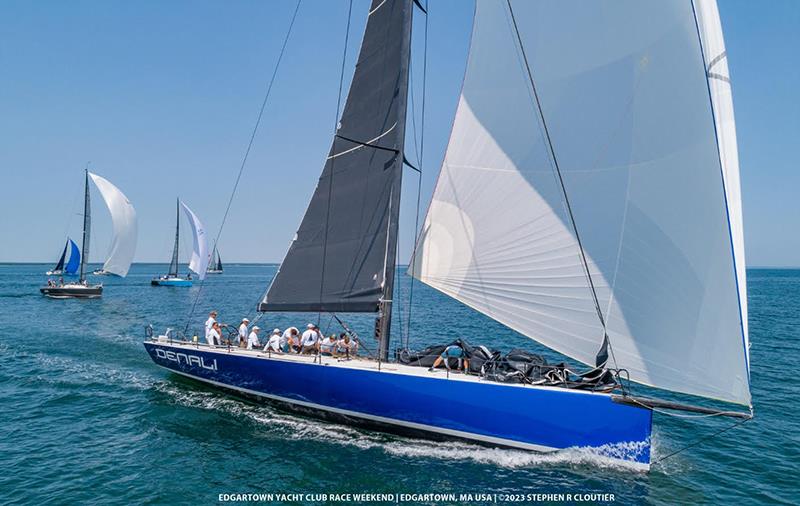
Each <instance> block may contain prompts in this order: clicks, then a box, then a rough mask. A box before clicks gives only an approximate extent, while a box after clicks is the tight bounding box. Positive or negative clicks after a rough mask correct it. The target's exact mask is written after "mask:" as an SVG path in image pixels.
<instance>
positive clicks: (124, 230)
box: [89, 172, 138, 277]
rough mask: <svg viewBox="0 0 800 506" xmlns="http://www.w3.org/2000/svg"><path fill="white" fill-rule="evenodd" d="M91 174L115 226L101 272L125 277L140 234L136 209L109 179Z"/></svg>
mask: <svg viewBox="0 0 800 506" xmlns="http://www.w3.org/2000/svg"><path fill="white" fill-rule="evenodd" d="M89 176H90V177H91V178H92V181H94V184H95V185H96V186H97V189H98V190H100V194H101V195H102V196H103V200H105V203H106V206H107V207H108V211H109V212H110V213H111V222H112V224H113V228H114V237H113V239H112V240H111V246H110V248H109V252H108V258H107V259H106V261H105V263H104V264H103V269H102V271H100V272H102V273H108V274H116V275H117V276H121V277H125V276H126V275H127V274H128V270H129V269H130V266H131V262H133V255H134V253H135V252H136V239H137V234H138V227H137V223H136V210H135V209H134V208H133V205H132V204H131V202H130V200H128V198H127V197H126V196H125V194H124V193H122V192H121V191H120V190H119V188H117V187H116V186H114V185H113V184H111V183H110V182H109V181H108V180H107V179H105V178H103V177H101V176H98V175H97V174H92V173H91V172H90V173H89Z"/></svg>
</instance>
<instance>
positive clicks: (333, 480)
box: [0, 264, 800, 504]
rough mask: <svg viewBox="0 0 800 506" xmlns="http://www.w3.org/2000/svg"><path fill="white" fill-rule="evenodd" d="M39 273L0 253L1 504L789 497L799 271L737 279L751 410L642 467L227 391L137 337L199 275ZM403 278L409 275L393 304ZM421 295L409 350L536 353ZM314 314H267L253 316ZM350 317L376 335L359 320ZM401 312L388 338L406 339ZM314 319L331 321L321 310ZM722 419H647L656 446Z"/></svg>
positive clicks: (673, 445)
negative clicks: (178, 280) (326, 496)
mask: <svg viewBox="0 0 800 506" xmlns="http://www.w3.org/2000/svg"><path fill="white" fill-rule="evenodd" d="M49 267H50V266H48V265H8V264H0V324H2V329H3V331H2V333H0V413H2V415H0V469H2V472H0V503H2V504H41V503H43V502H46V501H51V502H52V503H55V504H79V503H103V504H109V503H116V504H129V503H143V502H147V503H164V504H189V503H191V504H198V503H200V504H208V503H216V502H217V496H218V494H220V493H248V492H288V493H314V492H320V493H346V492H354V493H362V492H387V493H395V494H399V493H448V492H453V493H473V494H474V493H508V492H512V493H523V494H525V493H590V492H600V493H612V494H614V497H615V499H616V502H618V503H622V504H628V503H648V504H676V503H684V504H686V503H692V504H694V503H713V504H726V503H736V504H760V503H785V504H793V503H796V502H797V497H798V491H800V487H799V486H798V485H797V483H798V482H797V471H798V462H800V430H798V429H800V403H798V401H797V399H798V393H800V387H798V381H797V374H796V368H795V365H796V363H797V360H798V351H800V335H798V334H800V271H798V270H751V271H749V273H748V275H749V301H750V334H751V341H752V343H753V344H752V349H751V360H752V385H753V399H754V403H755V413H756V418H755V419H754V420H753V421H751V422H747V423H745V424H744V425H742V426H740V427H737V428H735V429H733V430H731V431H730V432H728V433H726V434H724V435H723V436H721V437H719V438H716V439H714V440H711V441H708V442H705V443H703V444H701V445H700V446H697V447H694V448H691V449H689V450H687V451H685V452H683V453H680V454H678V455H676V456H674V457H672V458H670V459H668V460H666V461H665V462H663V463H662V464H660V465H656V466H654V467H653V469H652V471H651V472H650V473H647V474H644V473H637V472H634V471H632V470H630V469H628V468H626V467H625V466H622V465H616V464H612V463H610V462H607V461H604V460H602V459H600V458H598V457H594V456H592V455H589V454H586V453H584V452H580V451H566V452H563V453H561V454H556V455H537V454H532V453H527V452H520V451H513V450H496V449H488V448H482V447H477V446H472V445H469V444H462V443H431V442H427V441H419V440H414V439H406V438H401V437H395V436H388V435H382V434H377V433H371V432H366V431H360V430H354V429H352V428H348V427H345V426H340V425H333V424H329V423H323V422H319V421H314V420H309V419H305V418H302V417H298V416H293V415H288V414H285V413H282V412H280V411H276V410H274V409H272V408H270V407H266V406H261V405H255V404H250V403H248V402H245V401H242V400H239V399H237V398H233V397H229V396H227V395H225V394H222V393H220V392H218V391H215V390H212V389H209V388H206V387H203V386H200V385H198V384H196V383H193V382H190V381H188V380H184V379H181V378H178V377H177V376H175V375H172V374H170V373H168V372H166V371H164V370H161V369H159V368H157V367H156V366H155V365H153V364H152V362H151V361H150V359H149V357H148V356H147V354H146V353H145V351H144V349H143V347H142V345H141V341H142V338H143V327H144V326H145V325H146V324H147V323H153V325H154V326H155V327H156V329H160V330H163V329H164V328H165V327H166V326H180V327H181V328H182V327H183V326H184V325H185V324H186V321H187V316H188V311H189V308H190V306H191V302H192V301H193V299H194V297H195V296H196V295H197V292H198V290H199V288H198V287H197V286H195V287H193V288H191V289H186V288H164V287H151V286H149V279H150V277H152V275H154V274H157V273H160V272H161V271H162V270H163V269H164V266H163V265H159V266H154V265H136V266H134V267H133V269H132V272H131V274H130V276H129V277H128V278H127V279H116V278H96V279H102V281H103V282H104V284H105V286H106V288H105V293H104V296H103V298H102V299H98V300H83V301H82V300H50V299H46V298H44V297H41V296H40V295H39V293H38V286H39V284H40V283H42V282H43V281H44V280H45V277H44V276H43V274H42V273H43V272H44V271H46V270H47V269H48V268H49ZM274 272H275V267H274V266H255V265H241V266H237V265H231V266H227V267H226V271H225V273H224V274H223V275H221V276H211V277H210V278H209V279H208V281H207V282H206V284H205V286H204V288H203V289H202V293H201V297H200V299H199V303H198V306H197V307H198V311H197V313H198V314H196V315H195V316H194V318H192V319H191V320H190V329H195V328H198V329H199V328H200V327H201V325H202V321H203V320H204V319H205V313H206V312H207V310H208V309H209V308H211V307H213V308H217V309H219V310H220V320H222V321H224V322H235V321H237V320H238V319H239V318H241V317H242V316H246V315H248V313H249V316H251V318H252V316H253V315H252V309H253V308H254V307H255V303H256V301H257V300H258V298H259V296H260V294H261V293H262V292H263V290H264V288H265V287H266V286H267V283H268V281H269V279H270V277H271V276H272V275H273V274H274ZM407 289H408V278H407V277H402V278H401V280H400V290H401V292H402V293H401V295H400V296H399V297H396V300H398V301H400V304H399V305H400V311H398V312H400V313H403V312H405V310H406V308H405V307H404V302H403V301H405V300H407V293H406V292H407ZM414 290H415V291H414V311H413V314H412V327H411V328H412V331H411V334H412V338H411V345H412V347H414V346H415V345H416V346H422V345H424V344H426V343H434V342H442V341H446V340H448V339H449V338H450V337H451V336H453V335H459V336H464V337H467V338H468V339H470V340H472V341H481V342H484V343H488V344H492V345H495V346H497V347H500V348H502V349H505V350H508V349H510V348H511V347H514V346H523V347H527V348H529V349H531V350H537V351H540V352H541V351H542V350H541V349H540V348H537V345H536V344H535V343H533V342H532V341H530V340H528V339H527V338H524V337H523V336H520V335H518V334H515V333H513V332H511V331H508V330H507V329H505V328H503V327H502V326H500V325H498V324H496V323H494V322H492V321H491V320H488V319H487V318H484V317H483V316H481V315H478V314H476V313H474V312H473V311H471V310H469V309H467V308H465V307H463V306H461V305H460V304H458V303H456V302H454V301H451V300H450V299H448V298H446V297H444V296H442V295H440V294H438V293H436V292H434V291H433V290H431V289H428V288H426V287H424V286H422V285H419V284H417V285H415V288H414ZM307 318H308V315H306V316H300V315H297V316H296V317H292V316H290V315H287V316H284V317H283V318H276V317H275V316H274V315H268V318H265V320H262V321H263V322H264V323H263V324H260V326H261V327H262V328H272V327H273V326H277V327H281V328H283V327H284V326H286V325H287V324H288V323H292V324H296V325H299V324H303V323H305V321H306V319H307ZM315 318H316V315H314V319H315ZM349 321H351V322H352V323H353V325H354V326H355V328H356V329H357V330H358V331H359V332H360V333H361V334H362V335H363V336H368V335H369V334H370V328H371V325H372V321H371V320H370V319H367V318H360V319H359V318H355V319H352V320H349ZM399 321H400V320H399V319H398V321H396V322H395V325H394V332H395V334H397V335H400V334H405V333H406V325H402V328H401V325H400V324H399ZM321 323H322V326H323V329H324V327H325V326H326V325H327V324H328V318H326V317H324V316H323V318H322V321H321ZM331 329H332V330H334V327H331ZM478 336H479V337H478ZM368 342H369V341H368ZM549 356H550V357H551V358H553V359H557V357H555V356H554V355H553V354H550V355H549ZM710 359H713V358H711V357H710ZM638 391H639V392H642V393H646V390H645V389H639V390H638ZM661 395H662V396H664V395H665V394H661ZM731 423H733V422H732V421H731V420H728V419H725V420H716V419H711V420H709V419H699V420H698V419H692V420H688V419H680V418H674V417H667V416H663V415H656V417H655V436H654V448H655V457H654V458H655V459H658V458H660V457H663V456H665V455H667V454H669V453H670V452H672V451H674V450H676V449H679V448H681V447H682V446H684V445H686V444H687V443H689V442H692V441H695V440H697V439H699V438H702V437H704V436H706V435H709V434H711V433H713V432H714V431H717V430H720V429H722V428H724V427H726V426H728V425H730V424H731Z"/></svg>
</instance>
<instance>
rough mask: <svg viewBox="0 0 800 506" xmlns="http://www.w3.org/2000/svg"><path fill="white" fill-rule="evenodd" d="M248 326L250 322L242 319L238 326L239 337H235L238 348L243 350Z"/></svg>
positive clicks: (245, 344)
mask: <svg viewBox="0 0 800 506" xmlns="http://www.w3.org/2000/svg"><path fill="white" fill-rule="evenodd" d="M249 324H250V320H248V319H247V318H242V324H241V325H239V336H238V337H237V341H238V343H239V348H244V347H245V346H247V326H248V325H249Z"/></svg>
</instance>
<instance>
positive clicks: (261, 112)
mask: <svg viewBox="0 0 800 506" xmlns="http://www.w3.org/2000/svg"><path fill="white" fill-rule="evenodd" d="M301 2H302V0H297V4H296V5H295V7H294V12H293V13H292V19H291V21H290V22H289V28H288V29H287V30H286V36H285V37H284V38H283V44H282V45H281V50H280V52H279V53H278V60H277V61H276V62H275V68H274V69H273V70H272V76H271V77H270V79H269V84H268V85H267V91H266V93H265V94H264V100H263V101H262V102H261V108H260V109H259V111H258V116H257V117H256V124H255V125H254V126H253V132H252V133H251V134H250V140H249V141H248V143H247V149H246V150H245V152H244V156H243V157H242V163H241V165H240V166H239V174H238V175H237V176H236V182H235V183H234V185H233V190H232V191H231V196H230V198H229V199H228V205H227V207H225V214H224V215H223V216H222V223H220V226H219V231H218V232H217V236H216V238H214V244H215V245H216V244H217V242H219V238H220V236H221V235H222V229H223V228H224V227H225V221H226V220H227V219H228V212H229V211H230V210H231V205H232V204H233V199H234V197H235V196H236V190H237V189H238V188H239V181H240V180H241V179H242V173H243V172H244V168H245V165H246V164H247V158H248V157H249V156H250V150H251V149H252V147H253V142H254V141H255V138H256V133H258V127H259V125H261V118H262V117H263V116H264V109H265V108H266V106H267V101H268V100H269V96H270V93H271V92H272V85H273V84H274V83H275V78H276V77H277V75H278V69H279V68H280V66H281V61H282V60H283V55H284V53H285V52H286V45H287V44H288V43H289V37H290V36H291V34H292V28H293V27H294V22H295V20H296V19H297V13H298V11H299V10H300V3H301ZM204 284H205V277H204V278H203V279H202V280H200V286H199V287H198V290H197V294H196V295H195V298H194V303H193V304H192V309H191V311H190V312H189V316H188V317H187V319H186V327H185V328H184V333H185V332H186V331H187V330H188V328H189V322H190V321H191V319H192V316H194V311H195V309H196V308H197V302H198V301H199V300H200V294H201V293H202V292H203V285H204Z"/></svg>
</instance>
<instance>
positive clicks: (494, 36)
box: [412, 0, 750, 404]
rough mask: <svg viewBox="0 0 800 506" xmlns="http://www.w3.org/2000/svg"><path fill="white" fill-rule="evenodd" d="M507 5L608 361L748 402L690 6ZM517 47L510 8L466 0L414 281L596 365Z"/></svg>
mask: <svg viewBox="0 0 800 506" xmlns="http://www.w3.org/2000/svg"><path fill="white" fill-rule="evenodd" d="M512 7H513V12H514V16H515V18H516V21H517V26H518V28H519V32H520V35H519V39H521V41H522V45H523V47H524V51H525V56H527V59H528V64H529V65H530V69H531V71H532V74H533V76H534V79H535V82H536V89H537V91H538V93H539V97H540V99H541V104H542V113H543V115H544V118H545V121H546V123H547V127H548V130H549V134H550V140H551V141H552V144H553V149H554V151H555V153H556V158H557V160H558V165H559V167H560V170H561V174H562V176H563V179H564V187H565V188H566V191H567V195H568V197H569V200H570V204H571V208H572V211H573V214H574V216H575V221H576V224H577V229H578V231H579V233H580V239H581V242H582V244H583V247H584V251H585V253H586V256H587V260H588V263H589V269H590V271H591V273H592V279H593V281H594V284H595V288H596V291H597V296H598V299H599V303H600V307H601V310H602V311H603V313H604V316H605V319H606V322H607V327H608V334H609V338H610V341H611V346H612V360H611V362H610V364H611V365H612V366H614V365H616V366H617V367H620V368H625V369H627V370H628V371H629V373H630V376H631V379H633V380H635V381H638V382H640V383H644V384H648V385H653V386H656V387H659V388H665V389H668V390H673V391H677V392H683V393H688V394H694V395H699V396H704V397H710V398H715V399H721V400H725V401H730V402H736V403H741V404H749V402H750V392H749V384H748V367H747V362H746V356H745V350H744V346H743V338H742V332H743V329H742V326H741V321H740V310H739V302H738V299H739V293H738V291H737V277H736V271H735V269H734V261H733V254H732V251H734V248H732V244H731V234H730V232H729V226H728V218H727V212H726V195H725V192H724V190H723V178H722V174H721V171H720V159H719V152H718V150H717V144H716V137H715V130H714V117H713V114H712V110H711V104H710V101H709V91H708V86H707V84H706V78H705V71H704V62H703V61H702V53H701V48H700V43H699V37H698V30H697V24H696V22H695V17H694V12H693V9H692V4H691V3H690V2H663V1H660V0H654V1H642V0H607V1H595V2H583V1H580V0H552V1H538V2H512ZM519 39H518V36H517V33H516V30H515V27H514V25H513V23H512V20H511V15H510V11H509V8H508V6H507V4H506V2H501V1H490V0H478V2H477V7H476V14H475V24H474V27H473V34H472V46H471V49H470V59H469V63H468V65H467V72H466V76H465V80H464V86H463V89H462V95H461V98H460V102H459V106H458V110H457V113H456V119H455V123H454V125H453V131H452V133H451V138H450V143H449V145H448V149H447V153H446V156H445V161H444V164H443V166H442V172H441V174H440V176H439V180H438V182H437V186H436V189H435V191H434V195H433V199H432V202H431V205H430V208H429V210H428V214H427V217H426V220H425V222H424V224H423V229H422V231H421V235H420V239H419V241H418V245H417V250H416V253H415V258H414V262H413V264H412V274H413V275H414V276H416V277H417V278H419V279H420V280H421V281H423V282H425V283H427V284H429V285H431V286H433V287H434V288H437V289H439V290H441V291H443V292H444V293H447V294H449V295H451V296H452V297H454V298H456V299H458V300H461V301H462V302H464V303H465V304H467V305H469V306H471V307H473V308H475V309H477V310H479V311H481V312H483V313H485V314H487V315H489V316H491V317H492V318H495V319H496V320H498V321H500V322H502V323H504V324H506V325H507V326H509V327H511V328H513V329H515V330H517V331H519V332H521V333H523V334H525V335H527V336H529V337H531V338H533V339H535V340H537V341H539V342H541V343H543V344H545V345H546V346H548V347H550V348H553V349H555V350H557V351H560V352H562V353H564V354H566V355H569V356H571V357H573V358H575V359H577V360H580V361H582V362H584V363H587V364H592V365H593V364H594V359H595V355H596V353H597V351H598V349H599V348H600V345H601V343H602V336H603V331H602V328H601V326H600V323H599V318H598V317H597V314H596V311H595V306H594V301H593V300H592V295H591V291H590V290H589V284H588V279H587V277H586V275H585V273H584V270H583V265H582V262H581V259H580V256H579V253H580V250H579V248H578V246H577V239H576V236H575V233H574V230H573V228H572V226H571V223H570V221H569V215H568V213H567V212H566V211H565V204H564V199H563V196H562V193H561V186H560V183H559V181H558V179H557V177H556V172H555V170H554V164H553V161H552V159H551V157H550V155H549V151H548V147H547V137H546V136H545V133H544V130H543V128H542V124H541V121H540V119H539V111H538V110H537V108H536V105H535V102H534V100H533V95H532V87H531V83H530V79H529V76H528V71H527V66H526V63H525V61H524V58H523V55H522V52H521V48H520V44H519ZM732 170H735V168H734V169H732ZM742 281H743V280H742Z"/></svg>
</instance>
